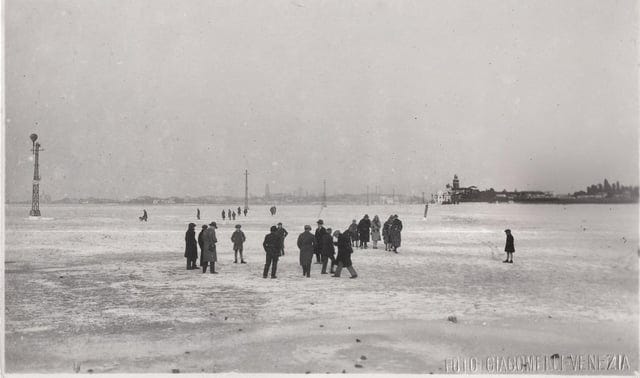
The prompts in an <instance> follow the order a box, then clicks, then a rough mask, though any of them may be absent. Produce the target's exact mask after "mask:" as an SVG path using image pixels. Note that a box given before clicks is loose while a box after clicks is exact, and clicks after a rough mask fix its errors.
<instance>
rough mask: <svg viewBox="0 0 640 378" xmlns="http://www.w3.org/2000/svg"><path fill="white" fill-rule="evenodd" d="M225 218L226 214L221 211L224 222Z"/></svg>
mask: <svg viewBox="0 0 640 378" xmlns="http://www.w3.org/2000/svg"><path fill="white" fill-rule="evenodd" d="M226 216H227V213H225V211H224V210H222V220H224V219H225V217H226Z"/></svg>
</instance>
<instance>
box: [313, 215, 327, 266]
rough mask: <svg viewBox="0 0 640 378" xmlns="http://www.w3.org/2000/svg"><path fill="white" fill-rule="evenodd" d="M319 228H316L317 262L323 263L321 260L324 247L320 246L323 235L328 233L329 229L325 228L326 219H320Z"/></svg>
mask: <svg viewBox="0 0 640 378" xmlns="http://www.w3.org/2000/svg"><path fill="white" fill-rule="evenodd" d="M317 223H318V228H316V234H315V235H316V244H315V247H314V248H315V251H314V252H315V254H316V264H322V262H320V260H321V255H322V253H321V252H322V249H321V247H320V241H321V240H322V235H324V234H326V233H327V230H326V229H325V228H324V221H323V220H322V219H318V222H317Z"/></svg>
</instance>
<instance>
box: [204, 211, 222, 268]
mask: <svg viewBox="0 0 640 378" xmlns="http://www.w3.org/2000/svg"><path fill="white" fill-rule="evenodd" d="M216 228H218V226H217V225H216V222H211V223H209V228H207V229H206V230H204V233H203V235H202V241H203V242H204V252H203V253H202V257H201V260H202V273H206V272H207V265H208V264H211V268H210V270H211V274H217V273H218V272H216V261H218V253H217V252H216V243H217V242H218V239H217V238H216Z"/></svg>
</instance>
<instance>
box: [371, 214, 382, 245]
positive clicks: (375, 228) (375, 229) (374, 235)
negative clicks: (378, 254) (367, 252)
mask: <svg viewBox="0 0 640 378" xmlns="http://www.w3.org/2000/svg"><path fill="white" fill-rule="evenodd" d="M381 228H382V225H381V224H380V218H378V216H377V215H375V216H374V217H373V220H372V221H371V241H372V242H373V249H378V241H380V229H381Z"/></svg>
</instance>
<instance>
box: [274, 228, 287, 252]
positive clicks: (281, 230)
mask: <svg viewBox="0 0 640 378" xmlns="http://www.w3.org/2000/svg"><path fill="white" fill-rule="evenodd" d="M276 233H277V234H278V236H279V237H280V247H281V249H280V256H284V239H285V238H286V237H287V235H289V233H288V232H287V230H286V229H285V228H284V227H282V223H281V222H278V231H277V232H276Z"/></svg>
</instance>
